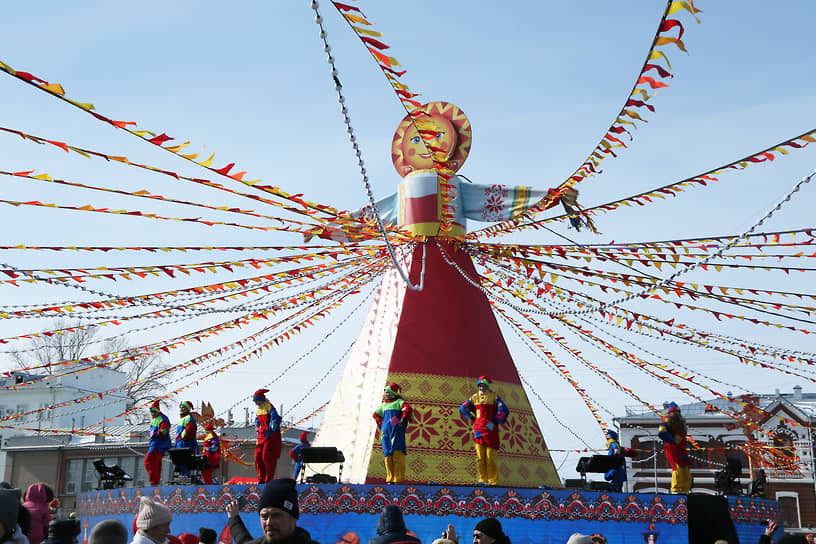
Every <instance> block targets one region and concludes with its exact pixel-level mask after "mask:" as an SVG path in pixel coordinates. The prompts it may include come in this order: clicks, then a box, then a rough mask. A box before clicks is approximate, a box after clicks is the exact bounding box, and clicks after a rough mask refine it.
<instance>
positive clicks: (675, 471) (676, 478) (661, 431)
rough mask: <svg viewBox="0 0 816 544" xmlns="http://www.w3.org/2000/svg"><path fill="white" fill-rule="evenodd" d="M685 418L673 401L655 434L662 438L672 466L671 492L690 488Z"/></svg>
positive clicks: (683, 491)
mask: <svg viewBox="0 0 816 544" xmlns="http://www.w3.org/2000/svg"><path fill="white" fill-rule="evenodd" d="M687 433H688V429H687V428H686V420H685V418H684V417H683V415H682V414H681V413H680V407H679V406H677V404H675V403H674V402H672V403H670V404H669V411H668V413H666V415H665V416H663V419H662V421H661V422H660V427H658V432H657V435H658V436H659V437H660V438H661V440H663V447H664V448H665V451H666V459H668V460H669V464H670V465H671V467H672V483H671V492H672V493H688V492H689V489H691V470H690V467H691V460H690V459H689V456H688V450H687V449H686V434H687Z"/></svg>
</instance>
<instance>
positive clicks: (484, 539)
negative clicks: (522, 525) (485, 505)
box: [473, 518, 572, 544]
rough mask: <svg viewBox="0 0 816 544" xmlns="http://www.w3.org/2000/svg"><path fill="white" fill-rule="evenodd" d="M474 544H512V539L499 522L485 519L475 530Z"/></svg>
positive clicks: (493, 519) (494, 519)
mask: <svg viewBox="0 0 816 544" xmlns="http://www.w3.org/2000/svg"><path fill="white" fill-rule="evenodd" d="M473 544H510V538H509V537H508V536H507V535H506V534H504V530H502V526H501V522H499V520H497V519H496V518H484V519H483V520H482V521H480V522H479V523H477V524H476V527H475V528H474V529H473ZM570 544H572V543H570Z"/></svg>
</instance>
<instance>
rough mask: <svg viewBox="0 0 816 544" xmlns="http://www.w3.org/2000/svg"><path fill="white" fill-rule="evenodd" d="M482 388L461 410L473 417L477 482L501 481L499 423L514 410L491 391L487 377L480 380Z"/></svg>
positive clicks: (463, 404)
mask: <svg viewBox="0 0 816 544" xmlns="http://www.w3.org/2000/svg"><path fill="white" fill-rule="evenodd" d="M476 388H477V389H478V391H477V392H476V393H474V394H473V395H471V397H470V398H469V399H468V400H466V401H465V402H463V403H462V405H461V406H460V407H459V413H460V414H462V417H464V418H465V419H468V420H473V442H474V443H475V446H476V477H477V483H476V485H496V484H498V483H499V467H498V462H497V458H498V451H499V447H500V446H501V443H500V441H499V425H500V424H502V423H504V422H505V421H507V416H509V415H510V410H509V409H508V408H507V405H506V404H505V403H504V401H503V400H502V399H501V397H499V396H498V395H497V394H496V393H494V392H493V391H491V390H490V382H489V381H488V379H487V376H479V379H478V380H477V381H476Z"/></svg>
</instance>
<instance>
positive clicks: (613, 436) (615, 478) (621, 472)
mask: <svg viewBox="0 0 816 544" xmlns="http://www.w3.org/2000/svg"><path fill="white" fill-rule="evenodd" d="M606 436H607V440H606V446H607V451H606V454H607V455H619V456H621V457H622V456H623V455H624V454H625V452H626V450H625V448H623V447H622V446H621V445H620V442H618V433H616V432H615V431H613V430H612V429H607V430H606ZM604 480H606V481H607V482H609V485H610V487H611V488H612V491H615V492H617V493H620V492H621V491H623V482H625V481H626V463H625V462H624V463H623V464H622V465H621V466H619V467H618V468H613V469H610V470H608V471H607V472H606V474H604Z"/></svg>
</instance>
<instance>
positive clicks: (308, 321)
mask: <svg viewBox="0 0 816 544" xmlns="http://www.w3.org/2000/svg"><path fill="white" fill-rule="evenodd" d="M369 281H371V278H370V279H369ZM350 292H351V291H350ZM357 292H358V291H357ZM342 300H343V295H342V294H339V295H337V298H336V299H335V300H330V301H329V304H328V305H327V306H326V307H325V308H318V309H316V311H315V312H314V313H312V314H311V315H308V316H307V317H304V318H303V319H302V320H301V321H299V322H297V323H296V324H294V325H292V326H290V327H289V329H287V330H285V331H284V332H283V333H281V334H279V335H277V336H275V337H274V338H272V339H271V340H269V341H266V342H263V341H262V340H257V341H255V338H259V337H261V336H263V335H264V334H266V333H267V332H270V331H272V330H274V329H276V328H278V327H279V326H281V325H282V324H284V323H286V322H289V321H294V320H295V319H296V318H297V317H299V316H301V315H302V314H304V313H305V312H306V310H307V309H308V307H307V308H303V309H301V310H300V311H298V312H296V313H294V314H292V315H290V316H288V317H286V318H284V319H283V320H282V321H280V322H278V323H275V324H273V325H270V326H268V327H265V328H264V329H263V330H262V331H260V332H258V333H256V334H253V335H252V336H250V337H245V338H243V339H241V340H238V341H235V342H231V343H229V344H226V345H224V346H221V347H219V348H217V349H215V350H212V351H209V352H207V353H205V354H204V355H200V356H198V357H195V358H193V359H190V360H188V361H185V362H182V363H179V364H177V365H174V366H171V367H169V368H166V369H161V370H158V371H156V372H153V373H152V374H150V375H149V376H145V377H143V378H140V379H136V380H133V381H130V382H127V383H126V384H124V385H122V386H119V387H115V388H112V389H108V390H104V391H100V392H96V393H92V394H90V395H85V396H83V397H78V398H75V399H71V400H68V401H64V402H60V403H55V404H53V405H49V406H45V407H42V408H39V409H35V410H31V411H27V412H19V413H16V414H11V415H8V416H5V417H3V418H0V422H5V421H9V420H14V419H18V418H21V417H26V416H29V415H32V414H36V413H39V412H43V411H47V410H53V409H56V408H59V407H63V406H69V405H74V404H79V403H83V402H87V401H89V400H92V399H96V398H98V399H100V400H101V399H103V398H104V397H105V396H107V395H110V394H113V393H115V392H116V391H118V390H120V389H121V388H122V387H128V386H132V385H136V384H138V383H143V382H145V381H148V380H155V379H157V378H159V377H161V376H164V375H167V374H169V373H171V372H175V371H178V370H184V369H189V368H190V367H192V366H197V365H199V364H200V363H202V362H204V361H206V360H207V359H210V358H214V357H218V356H221V355H223V354H225V353H227V352H229V351H231V350H232V349H234V348H235V347H243V344H244V343H245V342H247V341H253V342H255V343H260V345H259V347H255V348H252V346H250V348H247V349H251V351H249V352H248V353H247V354H245V355H243V356H241V357H240V358H237V359H233V360H232V361H231V362H230V363H228V364H227V365H224V366H221V367H219V368H218V369H216V370H215V371H213V372H210V373H208V374H206V375H204V376H203V377H200V378H196V379H194V380H193V381H192V382H191V383H190V384H187V385H184V386H182V387H180V388H177V389H175V390H172V391H171V392H169V393H167V394H165V395H162V396H160V397H159V398H160V399H166V398H169V397H172V396H174V395H176V394H178V393H180V392H181V391H184V390H186V389H189V388H191V387H192V386H194V385H198V383H199V382H200V381H202V380H204V379H206V378H209V377H212V376H214V375H216V374H219V373H221V372H224V371H225V370H227V369H229V368H231V367H232V366H235V365H237V364H241V363H244V362H246V361H248V360H249V359H250V358H251V357H256V356H258V355H260V354H261V353H262V352H263V351H264V350H269V349H272V348H273V347H274V346H277V345H279V344H280V343H281V342H285V341H287V340H289V339H291V338H292V337H293V336H294V335H296V334H298V333H299V332H300V331H301V330H303V329H305V328H308V327H311V326H313V325H314V323H316V322H318V321H319V320H320V319H322V318H324V317H326V316H328V315H329V314H330V313H331V312H332V311H333V310H335V309H336V308H338V307H339V306H341V305H342ZM310 306H311V305H310ZM245 351H247V350H245ZM12 389H14V387H12ZM15 390H16V389H15ZM151 402H153V399H150V400H148V401H145V402H144V403H142V404H141V405H138V406H134V407H132V409H129V410H127V411H125V412H122V413H121V414H117V415H115V416H113V417H112V418H108V419H105V420H103V421H102V422H99V423H109V422H112V421H115V420H117V419H119V418H120V417H123V416H125V415H128V414H130V413H133V412H134V411H136V410H138V409H141V408H145V407H146V406H147V405H148V404H150V403H151ZM94 425H96V423H94ZM87 428H89V427H86V428H85V429H83V430H87Z"/></svg>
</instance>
